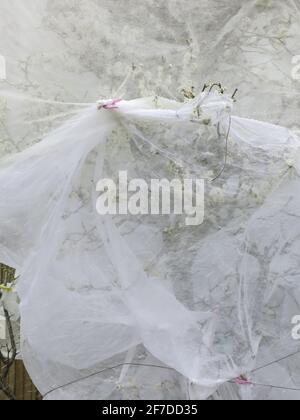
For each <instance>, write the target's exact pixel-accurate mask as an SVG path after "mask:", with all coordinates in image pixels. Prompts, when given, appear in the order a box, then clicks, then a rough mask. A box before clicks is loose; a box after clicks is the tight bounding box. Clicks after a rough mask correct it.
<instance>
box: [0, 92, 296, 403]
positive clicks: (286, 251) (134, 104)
mask: <svg viewBox="0 0 300 420" xmlns="http://www.w3.org/2000/svg"><path fill="white" fill-rule="evenodd" d="M114 104H115V106H114ZM103 105H104V106H103ZM232 107H233V101H232V99H231V98H230V97H228V96H226V95H223V94H220V93H217V92H211V93H202V94H201V95H199V96H198V97H196V98H195V99H193V100H190V101H187V102H186V103H179V102H175V101H170V100H166V99H163V98H157V97H156V98H153V97H152V98H147V99H139V100H132V101H125V100H122V101H118V102H116V101H115V102H111V101H107V102H101V104H100V105H99V104H98V106H97V105H96V104H95V105H89V106H87V107H86V108H84V109H82V111H80V112H79V113H78V114H77V115H75V116H74V117H73V118H72V119H70V120H69V121H67V122H66V123H64V124H63V125H62V126H61V127H60V128H58V129H56V130H55V131H53V132H51V133H50V134H49V135H47V136H46V137H45V138H44V139H43V140H41V141H39V142H38V143H37V144H35V145H34V146H31V147H29V148H27V149H25V150H24V151H21V152H20V153H17V154H13V155H11V156H9V157H7V158H5V159H2V161H1V165H0V196H1V203H0V260H1V261H2V262H3V263H6V264H8V265H10V266H12V267H14V268H16V269H17V270H18V272H19V273H20V279H19V281H18V294H19V298H20V301H21V304H20V312H21V319H22V329H21V330H22V331H21V332H22V352H23V357H24V361H25V363H26V366H27V368H28V370H29V372H30V375H31V377H32V379H33V381H34V383H35V384H36V385H37V387H38V389H39V390H40V392H41V393H42V394H43V395H44V397H45V399H105V398H111V399H119V398H134V399H139V398H140V399H144V398H165V399H173V398H180V399H185V398H197V399H206V398H209V397H213V398H220V399H222V398H233V399H234V398H245V399H248V398H253V399H256V398H258V393H260V394H262V393H263V392H264V391H265V390H266V389H267V390H268V395H269V396H270V395H271V397H272V392H273V397H274V398H275V397H276V396H278V395H281V394H278V392H279V391H278V390H276V389H274V390H273V391H272V389H271V388H270V387H268V386H269V385H272V382H269V383H267V384H265V383H264V382H263V381H264V378H261V377H259V376H257V375H258V374H259V373H257V374H255V373H254V372H255V371H256V369H258V368H259V367H260V366H264V365H267V364H268V363H272V362H273V361H275V360H277V359H278V358H280V357H285V356H286V355H288V354H290V353H293V352H296V351H297V350H299V342H297V341H295V340H293V339H292V335H291V329H292V324H291V319H292V318H293V316H294V315H295V314H297V313H298V312H299V296H300V294H299V291H300V286H299V284H300V283H299V278H300V267H299V261H300V223H299V218H300V194H299V190H300V179H299V174H298V172H299V169H300V161H299V145H300V143H299V139H298V138H297V137H296V136H295V135H293V134H292V133H291V132H290V131H289V130H287V129H285V128H282V127H279V126H275V125H271V124H267V123H263V122H258V121H254V120H249V119H244V118H239V117H234V116H232ZM98 108H99V109H98ZM112 108H113V109H112ZM229 127H230V134H229V138H228V151H227V152H226V148H225V138H226V133H227V132H228V129H229ZM225 153H227V154H228V156H227V165H226V167H225V169H224V171H223V172H221V173H220V170H221V169H222V167H223V164H224V156H225ZM124 170H126V171H128V177H130V178H141V179H145V180H146V181H149V180H150V179H153V178H160V179H164V178H165V179H173V178H178V177H182V178H201V179H205V180H206V181H205V217H204V222H203V223H202V224H201V225H199V226H186V225H185V223H184V217H183V216H180V215H178V216H174V215H169V216H168V215H164V216H159V215H139V216H133V215H130V214H129V215H115V216H112V215H105V216H100V215H99V214H98V213H97V210H96V201H97V198H98V193H97V191H96V184H97V182H98V181H99V180H100V179H103V178H110V179H113V180H116V181H117V177H118V173H119V171H124ZM218 174H219V176H218ZM216 177H217V179H215V181H214V182H212V180H213V179H214V178H216ZM273 369H274V366H273ZM275 369H279V367H278V366H277V365H275ZM280 369H281V372H280V377H281V380H282V384H284V385H286V386H289V385H291V384H290V383H289V382H288V378H290V376H289V373H288V371H289V368H288V367H286V369H285V368H284V367H282V366H281V367H280ZM297 373H298V377H297ZM255 375H256V376H255ZM294 375H295V381H297V380H298V384H299V367H298V371H297V369H295V371H294ZM236 378H244V379H245V382H247V383H244V384H243V381H242V380H241V379H239V380H236ZM297 378H298V379H297ZM268 380H269V381H270V379H268ZM248 382H252V383H253V385H250V384H249V383H248ZM255 382H259V384H261V385H263V387H257V386H255ZM273 385H274V384H273ZM293 387H294V388H295V385H294V386H293ZM295 392H296V391H295ZM297 395H300V393H299V392H298V394H297Z"/></svg>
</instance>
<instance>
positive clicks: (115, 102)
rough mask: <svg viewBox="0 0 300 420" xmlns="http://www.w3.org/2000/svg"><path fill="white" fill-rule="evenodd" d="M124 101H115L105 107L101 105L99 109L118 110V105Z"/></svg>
mask: <svg viewBox="0 0 300 420" xmlns="http://www.w3.org/2000/svg"><path fill="white" fill-rule="evenodd" d="M121 101H122V99H113V100H112V101H110V102H108V103H106V104H104V105H100V106H99V109H101V108H104V109H118V104H119V103H120V102H121Z"/></svg>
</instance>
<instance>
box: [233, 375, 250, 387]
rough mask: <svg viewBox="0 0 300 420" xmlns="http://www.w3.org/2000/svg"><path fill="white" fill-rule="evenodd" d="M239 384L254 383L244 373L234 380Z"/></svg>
mask: <svg viewBox="0 0 300 420" xmlns="http://www.w3.org/2000/svg"><path fill="white" fill-rule="evenodd" d="M234 382H235V383H236V384H237V385H252V382H250V381H248V379H247V378H245V377H244V376H243V375H241V376H239V377H238V378H236V379H235V380H234Z"/></svg>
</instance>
